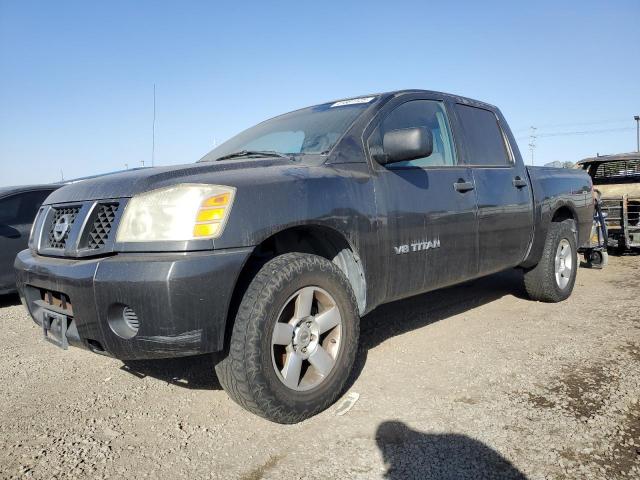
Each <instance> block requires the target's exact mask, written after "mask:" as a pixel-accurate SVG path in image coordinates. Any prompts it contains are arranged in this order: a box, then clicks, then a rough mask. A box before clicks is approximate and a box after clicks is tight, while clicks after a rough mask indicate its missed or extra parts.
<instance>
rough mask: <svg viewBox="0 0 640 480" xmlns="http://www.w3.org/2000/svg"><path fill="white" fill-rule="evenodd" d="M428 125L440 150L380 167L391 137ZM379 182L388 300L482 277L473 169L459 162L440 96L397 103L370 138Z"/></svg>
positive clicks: (385, 112)
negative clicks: (378, 158)
mask: <svg viewBox="0 0 640 480" xmlns="http://www.w3.org/2000/svg"><path fill="white" fill-rule="evenodd" d="M411 127H428V128H429V130H431V133H432V135H433V153H432V154H431V155H430V156H428V157H425V158H418V159H414V160H410V161H405V162H400V163H394V164H387V165H380V164H379V163H377V162H376V161H375V158H376V155H379V154H380V153H381V152H382V138H383V136H384V134H385V133H386V132H390V131H392V130H398V129H403V128H411ZM367 139H368V141H367V143H368V147H369V153H370V155H371V157H372V165H373V170H374V178H375V182H376V202H377V204H378V205H377V207H378V211H379V213H380V219H381V222H382V225H381V234H380V238H381V241H382V242H383V248H382V249H381V251H382V252H383V254H382V258H381V259H380V261H381V262H383V264H384V270H383V271H385V272H386V275H385V277H384V278H383V279H381V281H383V282H384V283H385V285H386V292H387V300H392V299H397V298H402V297H406V296H410V295H414V294H416V293H420V292H423V291H426V290H431V289H435V288H439V287H442V286H446V285H451V284H454V283H457V282H460V281H463V280H466V279H469V278H472V277H474V276H475V275H476V273H477V246H476V242H477V232H476V200H475V192H474V182H473V176H472V174H471V170H470V169H469V168H468V167H466V166H463V165H459V164H458V161H457V155H456V150H455V145H454V142H453V138H452V134H451V128H450V125H449V120H448V115H447V109H446V107H445V104H444V102H443V101H441V100H440V99H437V98H430V99H427V98H415V96H414V97H413V98H411V97H410V99H408V100H407V99H406V98H405V99H403V98H402V97H401V98H400V99H397V100H396V101H394V103H393V104H391V105H388V106H387V107H385V109H383V110H382V111H381V112H380V114H379V116H378V121H377V125H376V126H375V128H374V129H373V130H372V131H371V134H370V135H368V137H367Z"/></svg>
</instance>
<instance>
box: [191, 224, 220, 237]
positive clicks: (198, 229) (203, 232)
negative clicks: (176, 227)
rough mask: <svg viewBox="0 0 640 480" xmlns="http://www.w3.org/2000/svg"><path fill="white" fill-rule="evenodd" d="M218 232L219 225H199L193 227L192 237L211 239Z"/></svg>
mask: <svg viewBox="0 0 640 480" xmlns="http://www.w3.org/2000/svg"><path fill="white" fill-rule="evenodd" d="M219 230H220V224H219V223H199V224H197V225H196V226H194V227H193V236H194V237H213V236H215V235H217V234H218V231H219Z"/></svg>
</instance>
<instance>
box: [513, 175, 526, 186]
mask: <svg viewBox="0 0 640 480" xmlns="http://www.w3.org/2000/svg"><path fill="white" fill-rule="evenodd" d="M527 185H529V184H528V183H527V181H526V180H523V179H521V178H520V177H516V178H514V179H513V186H514V187H516V188H524V187H526V186H527Z"/></svg>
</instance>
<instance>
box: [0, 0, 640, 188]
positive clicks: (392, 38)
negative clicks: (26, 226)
mask: <svg viewBox="0 0 640 480" xmlns="http://www.w3.org/2000/svg"><path fill="white" fill-rule="evenodd" d="M639 46H640V1H638V0H627V1H625V0H620V1H618V0H612V1H607V2H603V1H589V0H582V1H575V2H571V1H549V2H546V1H545V2H527V3H526V4H524V3H521V2H512V1H510V2H491V1H484V2H475V1H470V2H455V1H452V2H433V3H432V2H426V1H416V2H402V1H385V2H331V1H322V2H302V1H294V2H255V3H248V2H247V3H245V2H240V1H236V2H228V3H227V2H195V1H193V2H191V1H184V2H159V1H155V2H154V1H148V2H143V1H122V2H120V1H108V2H86V1H82V2H70V1H56V2H52V1H47V2H33V1H18V0H15V1H5V0H0V165H1V166H2V176H1V178H0V184H2V185H10V184H22V183H30V182H49V181H54V180H57V179H58V178H59V177H60V172H59V170H60V169H63V170H64V175H65V177H67V178H71V177H78V176H84V175H91V174H95V173H101V172H107V171H112V170H118V169H122V168H124V165H125V164H128V165H129V167H132V166H137V165H140V161H141V160H145V161H147V162H149V160H150V157H151V123H152V92H153V84H154V82H155V83H156V84H157V123H156V164H157V165H168V164H174V163H186V162H192V161H195V160H197V159H198V158H200V156H202V155H203V154H204V153H206V152H207V151H208V150H210V149H211V147H212V146H213V144H214V139H216V140H217V141H218V142H221V141H223V140H225V139H227V138H229V137H230V136H232V135H233V134H234V133H236V132H238V131H240V130H242V129H244V128H246V127H249V126H251V125H252V124H254V123H256V122H258V121H260V120H262V119H265V118H267V117H270V116H273V115H276V114H278V113H282V112H284V111H289V110H292V109H295V108H298V107H303V106H307V105H310V104H315V103H320V102H323V101H328V100H332V99H335V98H341V97H348V96H355V95H360V94H366V93H371V92H380V91H387V90H395V89H401V88H426V89H432V90H442V91H446V92H452V93H458V94H461V95H465V96H469V97H473V98H477V99H480V100H484V101H487V102H490V103H493V104H496V105H498V106H499V107H500V108H501V109H502V111H503V113H504V114H505V116H506V117H507V120H509V122H510V124H511V126H512V129H513V130H514V131H515V134H516V137H518V138H519V144H520V148H521V150H523V155H524V156H525V157H526V158H529V152H528V150H527V148H528V147H527V143H528V139H527V138H526V136H527V135H528V127H529V126H530V125H535V126H538V127H539V130H538V133H540V134H544V133H545V132H546V133H563V132H576V131H586V130H611V129H618V130H619V129H622V128H626V129H627V130H623V131H613V132H601V133H592V134H589V135H568V136H549V137H542V136H541V138H539V139H538V142H537V143H538V148H537V149H536V151H535V158H536V162H535V163H536V164H542V163H546V162H550V161H553V160H563V161H564V160H570V161H576V160H579V159H580V158H582V157H585V156H589V155H593V154H595V153H596V152H600V153H617V152H625V151H632V150H634V149H635V129H634V127H635V122H634V121H633V115H636V114H640V60H639V59H640V55H639V53H640V49H639Z"/></svg>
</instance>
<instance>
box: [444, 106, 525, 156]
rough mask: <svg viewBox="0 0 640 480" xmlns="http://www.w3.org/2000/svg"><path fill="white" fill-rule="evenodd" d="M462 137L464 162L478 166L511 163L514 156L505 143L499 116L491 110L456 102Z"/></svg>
mask: <svg viewBox="0 0 640 480" xmlns="http://www.w3.org/2000/svg"><path fill="white" fill-rule="evenodd" d="M455 109H456V114H457V116H458V121H459V122H460V129H461V131H462V136H463V144H464V151H465V163H466V164H467V165H471V166H480V167H505V166H511V165H513V163H514V162H513V156H512V154H511V152H510V149H509V147H508V144H507V143H506V139H505V135H504V132H503V131H502V129H501V128H500V124H499V123H498V119H497V117H496V115H495V113H493V112H492V111H490V110H485V109H484V108H479V107H472V106H469V105H462V104H456V106H455Z"/></svg>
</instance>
